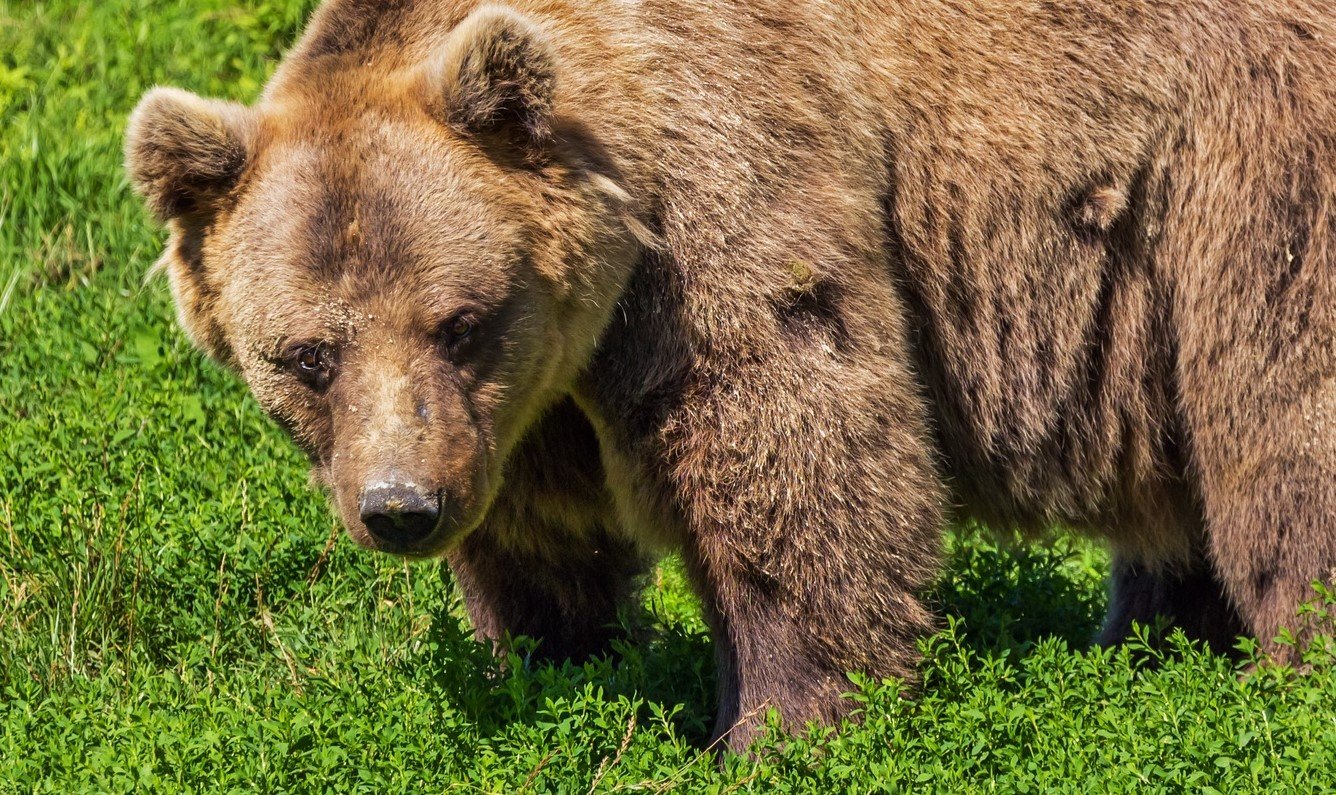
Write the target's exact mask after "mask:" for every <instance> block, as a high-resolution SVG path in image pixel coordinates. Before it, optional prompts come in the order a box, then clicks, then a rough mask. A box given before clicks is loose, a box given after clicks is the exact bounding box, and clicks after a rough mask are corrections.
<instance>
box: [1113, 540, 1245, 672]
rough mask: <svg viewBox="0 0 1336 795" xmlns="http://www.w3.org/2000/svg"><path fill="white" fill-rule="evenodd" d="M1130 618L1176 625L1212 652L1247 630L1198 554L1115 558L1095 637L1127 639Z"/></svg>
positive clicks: (1229, 645) (1148, 623)
mask: <svg viewBox="0 0 1336 795" xmlns="http://www.w3.org/2000/svg"><path fill="white" fill-rule="evenodd" d="M1134 622H1135V623H1138V624H1142V625H1145V626H1148V627H1157V626H1159V627H1161V628H1162V629H1163V630H1164V631H1166V632H1167V631H1169V630H1170V629H1172V628H1173V627H1180V628H1181V629H1182V630H1183V632H1184V633H1186V634H1187V636H1188V637H1189V638H1192V639H1193V640H1199V641H1202V642H1204V643H1205V644H1206V645H1207V646H1208V647H1210V649H1211V650H1212V651H1213V652H1215V653H1217V654H1228V653H1230V652H1231V650H1232V648H1233V646H1234V642H1235V640H1236V639H1237V638H1238V636H1239V635H1241V634H1243V633H1244V632H1245V631H1246V630H1245V628H1244V626H1243V622H1242V621H1241V620H1240V619H1239V615H1238V611H1236V610H1235V609H1234V606H1233V605H1232V604H1231V603H1230V601H1229V597H1228V596H1226V595H1225V591H1224V586H1223V585H1222V584H1221V582H1220V581H1219V579H1218V578H1217V577H1216V576H1215V572H1214V571H1213V570H1212V568H1211V566H1210V564H1209V563H1208V562H1207V561H1206V559H1205V558H1204V557H1202V556H1198V557H1197V558H1196V559H1194V560H1193V561H1191V562H1190V563H1188V564H1182V565H1177V566H1174V565H1167V564H1166V565H1164V566H1161V567H1158V568H1152V567H1149V566H1147V565H1145V564H1142V563H1139V562H1136V561H1132V560H1129V559H1125V558H1121V557H1119V558H1115V560H1114V564H1113V571H1112V574H1111V576H1110V586H1109V612H1108V616H1107V617H1106V618H1105V621H1104V627H1103V629H1102V630H1101V631H1100V635H1099V642H1100V643H1101V644H1102V645H1106V646H1107V645H1113V644H1116V643H1121V642H1123V641H1125V640H1127V639H1128V638H1130V637H1131V635H1132V625H1133V623H1134Z"/></svg>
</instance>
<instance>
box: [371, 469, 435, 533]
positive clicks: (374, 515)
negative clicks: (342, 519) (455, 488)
mask: <svg viewBox="0 0 1336 795" xmlns="http://www.w3.org/2000/svg"><path fill="white" fill-rule="evenodd" d="M361 509H362V524H365V525H366V529H367V530H370V531H371V535H373V536H375V537H376V538H378V539H380V540H381V541H386V542H389V543H391V544H396V545H406V544H413V543H415V542H417V541H421V540H422V539H424V538H426V537H427V536H429V535H431V532H432V531H433V530H435V529H436V522H437V520H438V519H440V518H441V505H440V500H439V499H437V497H436V495H435V494H432V493H430V492H427V491H425V490H423V489H421V488H419V487H418V486H417V485H416V484H413V483H377V484H376V485H374V486H369V487H367V490H366V491H364V492H362V502H361Z"/></svg>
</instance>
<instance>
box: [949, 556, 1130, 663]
mask: <svg viewBox="0 0 1336 795" xmlns="http://www.w3.org/2000/svg"><path fill="white" fill-rule="evenodd" d="M1073 543H1074V542H1072V541H1070V540H1068V539H1058V540H1056V541H1055V542H1053V543H1050V544H1044V543H1033V544H1026V543H1015V544H1006V543H999V542H997V541H995V540H993V539H992V538H991V537H989V536H988V535H987V534H984V533H977V534H971V533H963V534H962V537H960V538H959V539H958V543H957V544H956V545H955V549H954V550H953V552H952V555H951V557H950V559H949V561H948V565H947V570H946V572H945V573H943V575H942V577H941V579H940V580H939V582H938V585H937V587H936V589H935V590H934V593H932V594H931V595H930V596H929V600H930V602H931V603H932V605H933V608H934V609H935V610H936V611H937V612H938V614H939V615H942V616H953V617H956V618H959V619H961V621H962V622H963V624H962V627H961V629H962V640H963V642H964V643H965V644H966V645H967V646H969V647H971V648H972V649H974V650H975V651H977V652H980V653H987V654H996V653H1001V652H1004V651H1005V652H1009V653H1010V655H1011V656H1012V657H1013V658H1019V657H1021V656H1024V655H1025V654H1026V653H1028V651H1029V649H1030V648H1031V647H1032V646H1034V644H1036V643H1037V642H1039V641H1041V640H1044V639H1047V638H1061V639H1062V640H1064V641H1066V642H1067V644H1068V645H1069V646H1070V647H1071V648H1073V649H1084V648H1087V647H1089V646H1090V645H1091V644H1092V643H1093V641H1094V638H1095V635H1096V633H1097V632H1098V631H1099V627H1100V624H1101V622H1102V621H1103V618H1104V611H1105V605H1106V602H1107V596H1106V594H1105V591H1104V589H1103V587H1101V586H1100V585H1099V583H1098V581H1097V579H1096V578H1095V576H1094V575H1091V574H1089V573H1087V572H1082V571H1080V570H1079V567H1077V566H1074V565H1072V562H1073V560H1074V559H1075V558H1076V557H1078V555H1077V553H1076V552H1075V551H1074V548H1073Z"/></svg>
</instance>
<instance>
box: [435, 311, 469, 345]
mask: <svg viewBox="0 0 1336 795" xmlns="http://www.w3.org/2000/svg"><path fill="white" fill-rule="evenodd" d="M476 327H477V321H475V320H474V319H473V317H472V316H471V315H455V316H454V317H452V318H450V319H449V320H447V321H445V323H443V324H441V341H442V342H444V343H445V345H446V347H447V348H453V347H455V346H457V345H459V344H460V343H461V342H463V341H464V340H466V339H468V338H469V337H471V336H473V330H474V328H476Z"/></svg>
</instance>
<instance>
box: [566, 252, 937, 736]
mask: <svg viewBox="0 0 1336 795" xmlns="http://www.w3.org/2000/svg"><path fill="white" fill-rule="evenodd" d="M799 276H802V277H803V278H804V280H805V281H806V282H815V281H816V279H818V278H819V277H817V276H813V275H811V274H799ZM803 287H804V288H805V289H808V288H810V292H809V293H807V294H804V295H800V296H797V297H796V298H792V297H789V296H782V299H783V300H784V301H785V303H783V304H779V305H777V306H776V307H775V310H776V311H774V312H773V313H769V312H766V313H763V314H760V316H759V317H757V316H751V317H747V316H743V315H742V313H737V314H735V315H733V316H730V317H728V320H729V321H730V322H735V323H736V325H735V326H733V327H732V328H733V329H740V330H743V331H744V333H746V334H747V338H745V339H736V338H735V339H727V338H726V337H725V336H724V335H723V334H722V333H719V332H718V331H717V330H715V331H714V333H712V335H711V338H712V344H711V346H710V348H709V349H708V350H696V351H691V352H690V353H691V356H692V359H691V363H690V366H688V367H684V368H682V369H680V370H675V369H668V368H664V369H660V370H653V371H649V372H642V371H641V370H640V369H639V368H640V367H641V366H642V365H640V364H639V363H641V362H664V361H667V362H668V363H670V364H671V363H673V359H672V358H671V357H672V356H673V353H674V352H673V351H666V352H661V353H656V354H655V356H646V355H644V353H643V349H640V350H638V349H637V346H641V345H646V346H648V345H652V344H654V342H653V341H657V340H681V339H683V338H685V337H686V336H687V334H688V332H686V331H684V330H682V329H664V328H656V327H653V326H649V328H650V329H651V332H652V334H651V335H650V339H649V340H647V339H646V338H645V337H638V336H637V333H638V332H639V330H640V329H639V328H638V327H634V326H630V325H628V326H626V327H622V328H619V329H617V330H615V332H614V334H613V335H611V340H612V342H610V343H609V344H608V345H607V346H606V347H605V349H604V356H603V358H601V359H600V360H599V361H598V362H596V364H595V366H593V367H591V368H590V379H589V383H588V385H587V392H586V393H585V396H584V399H583V400H584V404H585V405H587V406H589V407H590V415H591V417H595V418H596V421H595V427H596V428H598V429H599V436H600V441H601V442H602V443H603V448H604V455H605V460H606V461H607V464H606V466H607V468H608V471H609V478H608V479H609V483H610V484H612V485H613V488H614V490H615V491H618V494H619V496H618V504H619V506H620V507H621V509H622V512H623V514H625V515H626V519H625V521H626V524H627V525H628V526H631V527H637V526H640V527H644V526H650V525H653V526H656V527H657V528H659V529H660V530H661V529H662V528H665V527H668V528H671V529H670V530H669V533H670V534H671V535H670V536H669V537H671V538H673V539H674V540H675V541H676V542H677V544H678V546H679V547H680V548H681V549H682V552H683V556H684V558H685V561H686V563H687V567H688V569H689V571H690V574H691V576H692V579H693V580H694V584H695V586H696V588H697V590H698V592H699V594H700V596H701V600H702V604H703V607H704V610H705V612H706V615H707V618H708V619H709V621H710V623H711V625H712V628H713V636H714V642H715V647H716V657H717V660H718V670H719V707H718V714H717V723H716V729H715V733H716V739H722V740H724V741H725V742H726V743H727V744H728V746H729V747H731V748H733V749H735V750H742V749H745V748H746V747H747V746H748V744H749V743H750V742H751V740H752V739H753V738H754V736H755V734H756V732H757V731H758V729H759V728H760V727H761V726H762V725H763V724H764V719H765V713H766V711H767V710H768V709H769V708H775V709H777V710H778V711H779V712H780V714H781V716H782V720H783V721H784V722H785V725H786V726H787V727H789V728H790V729H792V730H801V729H802V728H803V726H804V724H805V723H807V722H808V721H811V720H816V721H820V722H826V723H830V722H834V721H836V720H838V719H839V718H840V717H841V716H843V715H844V714H846V713H847V711H848V709H849V708H850V706H851V705H852V702H850V701H849V700H848V699H844V698H842V697H841V694H842V692H843V691H846V690H848V689H849V688H850V683H849V680H848V678H847V674H848V673H849V672H852V671H857V672H863V673H866V674H870V675H872V676H875V677H894V678H898V679H901V680H913V679H914V678H915V666H916V662H917V659H918V654H917V647H916V641H917V640H918V639H919V638H921V637H923V636H924V635H925V634H926V633H928V632H929V631H930V630H931V628H932V626H933V620H932V616H931V614H930V612H929V611H928V610H927V609H926V608H925V607H924V606H923V605H922V604H921V603H920V602H919V601H918V599H917V597H916V594H917V593H918V592H919V591H920V590H921V589H922V588H923V587H925V586H926V585H928V584H929V583H930V582H931V580H932V579H933V578H934V577H935V576H936V574H937V572H938V570H939V561H940V555H941V541H942V525H943V506H944V502H945V498H944V495H945V488H944V484H943V482H942V478H941V476H940V474H939V471H938V467H937V459H936V456H935V455H934V452H933V446H932V442H931V436H930V434H929V433H928V430H927V421H926V408H925V406H924V403H923V400H922V397H921V389H920V387H919V385H918V384H917V383H916V382H915V381H914V379H913V377H912V376H911V374H910V368H909V365H908V363H907V360H906V356H907V354H906V351H907V350H908V348H907V346H906V345H905V344H904V335H903V332H902V329H901V328H900V327H899V324H898V321H897V319H896V318H897V315H896V313H895V311H894V310H895V309H896V307H895V305H894V296H892V295H888V294H887V293H886V292H882V293H880V294H879V295H877V296H875V297H874V298H868V299H866V301H865V302H861V305H862V306H869V305H872V306H877V305H878V300H879V305H880V307H881V309H883V310H885V313H884V314H877V313H862V314H859V315H855V314H854V313H852V312H851V313H848V314H846V313H845V311H844V310H845V308H846V305H845V303H844V302H843V300H841V298H839V297H837V295H836V294H835V293H834V292H831V293H829V294H827V293H823V292H821V289H820V287H819V286H817V285H815V284H808V283H805V284H804V285H803ZM841 295H842V296H843V297H844V300H848V301H849V302H850V304H853V303H854V302H855V299H854V298H853V296H852V295H851V294H850V293H849V292H847V291H845V292H843V293H841ZM636 300H637V299H632V300H628V301H627V302H626V304H625V306H626V307H627V315H628V317H629V318H630V321H628V322H629V323H632V324H633V323H635V322H636V318H637V317H638V316H639V315H640V312H639V310H640V306H639V305H638V303H636ZM759 306H760V307H761V308H762V309H763V310H768V309H769V308H770V306H771V305H769V304H767V303H760V304H759ZM646 314H648V313H646ZM679 317H680V318H682V319H686V318H687V317H688V316H685V315H684V316H679ZM662 318H663V314H662V313H660V314H659V315H658V316H657V317H656V318H655V322H658V323H661V322H662ZM692 319H694V317H692ZM702 336H703V335H702ZM679 350H680V349H679ZM656 356H658V357H659V358H657V359H656V358H655V357H656ZM678 361H681V360H678ZM665 374H668V375H669V376H670V379H671V380H669V379H665V377H664V376H665ZM643 384H651V385H655V386H654V388H653V389H643V388H642V387H641V385H643ZM633 390H634V391H633Z"/></svg>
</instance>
